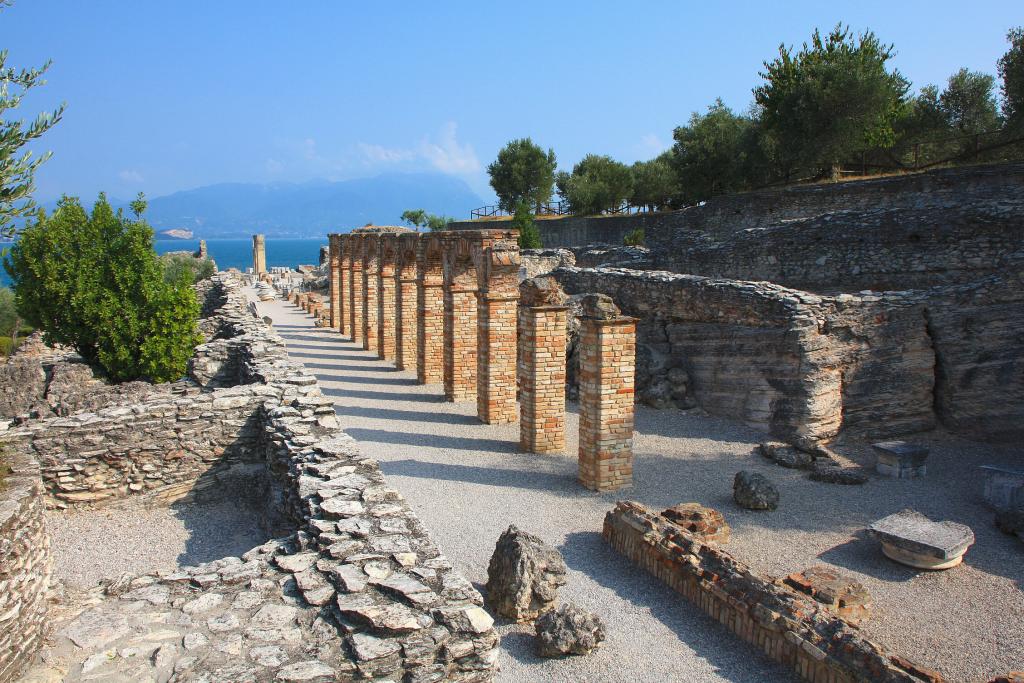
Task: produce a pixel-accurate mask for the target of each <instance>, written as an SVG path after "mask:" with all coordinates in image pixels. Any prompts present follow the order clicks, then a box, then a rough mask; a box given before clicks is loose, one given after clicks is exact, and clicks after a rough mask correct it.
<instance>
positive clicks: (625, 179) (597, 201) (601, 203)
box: [556, 154, 633, 214]
mask: <svg viewBox="0 0 1024 683" xmlns="http://www.w3.org/2000/svg"><path fill="white" fill-rule="evenodd" d="M556 183H557V184H558V194H559V195H560V196H561V197H562V199H564V200H565V201H566V202H568V204H569V210H570V211H572V212H573V213H575V214H597V213H601V212H603V211H608V210H610V209H617V208H619V207H620V206H622V203H623V202H625V201H626V200H627V199H629V198H630V197H631V196H632V194H633V172H632V171H631V170H630V168H629V166H626V165H625V164H623V163H621V162H619V161H615V159H612V158H611V157H610V156H604V155H597V154H588V155H587V156H585V157H583V159H582V160H581V161H580V162H579V163H578V164H576V165H575V166H573V169H572V173H571V174H570V173H565V172H564V171H563V172H562V173H559V174H558V176H557V179H556Z"/></svg>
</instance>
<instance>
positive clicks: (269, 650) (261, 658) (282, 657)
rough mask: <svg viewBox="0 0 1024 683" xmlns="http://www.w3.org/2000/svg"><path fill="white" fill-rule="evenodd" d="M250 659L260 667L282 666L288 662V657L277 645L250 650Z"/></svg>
mask: <svg viewBox="0 0 1024 683" xmlns="http://www.w3.org/2000/svg"><path fill="white" fill-rule="evenodd" d="M249 657H250V658H252V661H254V662H256V663H257V664H259V665H260V666H281V665H282V664H284V663H285V662H287V661H288V655H286V654H285V651H284V650H282V649H281V648H279V647H278V646H276V645H263V646H261V647H254V648H252V649H251V650H249Z"/></svg>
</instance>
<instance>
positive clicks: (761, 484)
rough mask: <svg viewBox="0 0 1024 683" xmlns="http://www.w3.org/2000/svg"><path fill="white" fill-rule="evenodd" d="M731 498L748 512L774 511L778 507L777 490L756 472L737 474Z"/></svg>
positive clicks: (744, 471)
mask: <svg viewBox="0 0 1024 683" xmlns="http://www.w3.org/2000/svg"><path fill="white" fill-rule="evenodd" d="M732 497H733V500H735V501H736V504H737V505H739V506H741V507H745V508H747V509H748V510H774V509H775V508H777V507H778V506H779V490H778V489H777V488H775V485H774V484H772V483H771V482H770V481H769V480H768V478H767V477H765V476H764V475H763V474H758V473H757V472H748V471H746V470H743V471H741V472H737V473H736V477H735V479H733V483H732Z"/></svg>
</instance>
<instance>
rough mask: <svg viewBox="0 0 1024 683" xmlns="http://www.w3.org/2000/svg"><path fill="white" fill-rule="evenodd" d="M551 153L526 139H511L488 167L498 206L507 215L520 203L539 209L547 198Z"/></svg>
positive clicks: (553, 163) (550, 187)
mask: <svg viewBox="0 0 1024 683" xmlns="http://www.w3.org/2000/svg"><path fill="white" fill-rule="evenodd" d="M556 165H557V163H556V161H555V151H554V150H553V149H549V150H548V151H547V152H545V151H544V150H543V149H541V148H540V147H539V146H538V145H536V144H534V142H533V140H531V139H530V138H522V139H519V140H513V141H511V142H510V143H508V144H507V145H505V147H503V148H502V149H501V151H500V152H498V158H497V159H495V160H494V161H493V162H492V163H491V164H490V165H489V166H488V167H487V173H488V174H490V176H491V187H492V188H494V193H495V194H496V195H498V204H499V206H501V208H502V209H503V210H505V211H508V212H509V213H512V212H514V211H515V210H516V209H517V208H518V206H519V203H520V202H521V201H526V202H527V203H528V204H529V205H530V206H533V207H539V206H540V205H541V204H544V203H545V202H547V201H549V200H550V199H551V193H552V190H553V188H554V184H555V167H556Z"/></svg>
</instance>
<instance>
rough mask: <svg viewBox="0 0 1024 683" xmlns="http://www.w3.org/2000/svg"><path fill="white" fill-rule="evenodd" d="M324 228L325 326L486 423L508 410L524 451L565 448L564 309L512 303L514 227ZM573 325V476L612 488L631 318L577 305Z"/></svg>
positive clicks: (623, 481)
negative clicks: (473, 408)
mask: <svg viewBox="0 0 1024 683" xmlns="http://www.w3.org/2000/svg"><path fill="white" fill-rule="evenodd" d="M329 239H330V247H329V263H330V279H329V283H330V294H331V296H330V306H329V309H330V322H331V326H332V327H334V328H336V329H338V330H339V331H340V333H341V334H342V335H344V336H347V337H349V338H350V339H351V340H352V341H353V342H356V343H361V344H362V347H363V348H364V349H366V350H368V351H374V352H376V354H377V356H378V357H379V358H381V359H384V360H390V361H394V363H395V366H396V367H397V368H398V369H399V370H415V371H416V377H417V381H418V382H419V383H421V384H431V383H442V384H443V385H444V395H445V398H446V399H447V400H449V401H472V400H475V401H476V404H477V416H478V417H479V418H480V420H481V421H483V422H485V423H487V424H508V423H512V422H515V421H516V419H517V417H518V418H519V422H520V447H521V448H522V449H523V450H525V451H529V452H536V453H561V452H564V450H565V341H566V337H565V335H566V316H567V310H568V309H567V308H566V307H565V306H564V305H552V304H551V303H550V302H549V301H546V300H536V301H529V302H524V305H523V306H522V308H521V309H520V307H519V303H520V301H519V285H518V274H519V264H520V261H519V248H518V244H517V234H516V232H515V231H513V230H471V231H470V230H467V231H446V232H433V233H423V234H420V233H415V232H411V231H406V230H405V229H403V228H388V227H367V228H357V229H356V230H353V231H352V232H351V233H346V234H332V235H330V236H329ZM598 313H600V311H598ZM518 326H521V328H522V329H521V330H519V331H518V335H517V327H518ZM582 326H583V327H582V335H583V336H582V337H581V350H582V354H581V377H580V380H581V383H580V452H579V458H580V465H579V472H580V481H581V483H583V485H584V486H586V487H588V488H591V489H594V490H599V491H604V490H613V489H616V488H621V487H623V486H627V485H629V484H630V482H631V476H632V436H633V366H634V358H635V342H634V338H635V321H634V320H633V319H632V318H624V317H622V316H613V317H608V316H607V315H605V316H604V317H602V315H593V316H591V315H588V314H587V312H586V310H585V311H584V318H583V320H582ZM517 337H518V343H517ZM517 374H518V379H519V392H520V397H519V398H520V410H519V411H518V413H519V414H518V415H517V406H516V387H517Z"/></svg>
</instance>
